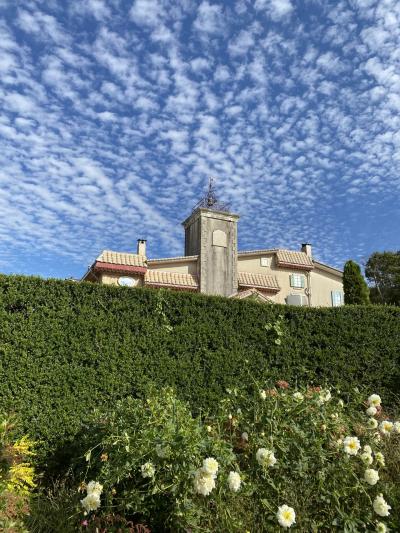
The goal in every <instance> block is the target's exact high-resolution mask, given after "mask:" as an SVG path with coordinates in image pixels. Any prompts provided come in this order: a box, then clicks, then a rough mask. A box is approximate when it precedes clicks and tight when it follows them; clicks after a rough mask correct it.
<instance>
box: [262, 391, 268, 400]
mask: <svg viewBox="0 0 400 533" xmlns="http://www.w3.org/2000/svg"><path fill="white" fill-rule="evenodd" d="M266 397H267V393H266V392H265V390H260V398H261V399H262V400H265V399H266Z"/></svg>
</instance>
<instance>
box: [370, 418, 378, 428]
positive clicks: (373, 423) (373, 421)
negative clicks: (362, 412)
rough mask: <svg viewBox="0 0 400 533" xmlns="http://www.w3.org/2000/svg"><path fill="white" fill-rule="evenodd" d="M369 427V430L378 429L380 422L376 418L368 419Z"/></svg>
mask: <svg viewBox="0 0 400 533" xmlns="http://www.w3.org/2000/svg"><path fill="white" fill-rule="evenodd" d="M367 427H368V428H369V429H376V428H377V427H378V421H377V420H376V418H368V422H367Z"/></svg>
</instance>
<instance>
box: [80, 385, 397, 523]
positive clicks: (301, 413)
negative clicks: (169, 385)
mask: <svg viewBox="0 0 400 533" xmlns="http://www.w3.org/2000/svg"><path fill="white" fill-rule="evenodd" d="M287 386H288V385H287V383H286V382H284V381H281V382H279V387H278V388H275V387H269V388H268V390H260V389H259V388H256V389H255V391H254V394H253V395H248V394H247V393H246V392H244V391H243V390H240V389H234V390H231V391H230V393H229V395H228V396H227V397H226V398H225V399H223V400H222V401H221V403H220V407H219V410H218V413H217V414H216V415H215V416H209V417H207V419H206V420H205V421H204V422H202V421H201V420H200V419H198V418H193V417H192V416H191V413H190V410H189V408H188V406H187V405H185V404H183V403H182V402H181V401H179V400H178V399H177V398H176V397H175V396H174V394H173V393H172V392H171V391H170V390H166V391H162V392H161V393H159V394H154V393H153V395H151V396H150V397H149V398H148V399H147V400H138V399H125V400H122V401H121V402H119V403H118V405H117V406H116V408H115V410H114V411H113V412H112V413H111V414H110V415H108V416H103V417H101V419H100V422H99V430H100V432H102V433H103V438H102V440H101V441H100V442H98V443H96V445H95V446H93V447H92V448H91V449H90V450H89V451H88V453H87V454H86V459H87V462H88V464H87V467H85V468H82V470H81V472H82V474H81V475H82V480H84V484H83V485H82V494H81V495H80V496H78V495H77V499H76V504H77V506H78V507H79V506H80V507H81V520H82V519H84V521H85V522H84V523H85V525H86V526H87V528H88V529H89V531H94V530H95V527H97V525H98V524H102V523H104V521H105V520H108V521H110V519H111V517H112V516H113V515H115V514H116V515H118V516H123V517H124V518H125V519H126V520H131V521H132V523H137V522H144V523H146V524H148V525H149V526H150V528H151V529H152V530H154V531H160V530H162V531H193V532H195V531H210V532H211V531H229V532H236V531H237V532H243V531H246V530H249V531H259V532H264V531H265V532H267V531H268V532H270V531H279V530H280V529H281V527H287V528H288V527H290V526H291V525H296V528H297V529H298V530H299V531H304V532H312V531H315V532H316V531H333V530H338V531H348V532H350V531H361V530H366V529H367V530H369V531H371V530H375V527H377V524H378V523H379V522H381V523H384V524H385V525H386V526H390V527H391V528H393V530H398V528H399V527H400V521H399V518H400V517H399V509H398V508H397V506H398V501H397V500H396V499H395V498H396V494H397V493H396V490H397V489H396V484H397V482H396V481H395V480H391V479H390V475H389V477H388V475H387V474H386V468H385V466H384V463H385V460H386V462H388V457H386V459H385V458H384V456H382V455H381V453H382V449H383V447H385V448H386V450H387V452H388V455H389V457H390V455H391V449H392V448H393V447H395V446H396V445H398V443H399V439H400V423H397V425H394V426H392V428H391V430H390V433H387V431H386V429H385V427H384V420H383V412H382V410H381V407H380V406H378V409H377V410H376V412H375V414H370V415H367V414H366V413H365V411H366V408H367V407H369V406H371V405H372V404H373V401H374V397H370V399H369V400H368V401H366V398H365V397H364V396H363V395H361V394H360V393H359V392H358V391H354V392H353V394H352V395H350V396H346V395H345V396H344V397H343V398H344V401H343V399H342V398H341V396H340V394H339V393H338V392H336V393H335V392H334V391H332V392H331V391H329V390H327V389H320V388H319V387H316V388H315V387H314V388H309V389H302V390H301V391H300V390H297V391H292V390H290V389H287ZM282 387H283V388H282ZM377 398H378V400H379V402H380V398H379V397H377ZM375 400H376V398H375ZM378 400H376V403H375V404H377V403H379V402H378ZM370 420H374V421H376V423H379V428H381V430H380V431H379V430H377V429H375V428H372V425H374V426H375V423H374V424H371V422H370ZM397 460H398V459H397ZM389 461H390V460H389ZM398 467H399V465H398V464H397V468H398ZM381 494H382V498H381V497H380V495H381ZM78 498H79V499H80V504H79V502H78ZM388 506H389V507H388ZM84 511H85V513H86V516H85V515H84V514H83V512H84ZM378 513H379V514H378Z"/></svg>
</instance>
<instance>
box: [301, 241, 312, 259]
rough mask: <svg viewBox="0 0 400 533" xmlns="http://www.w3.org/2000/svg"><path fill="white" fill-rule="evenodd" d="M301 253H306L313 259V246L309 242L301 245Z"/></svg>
mask: <svg viewBox="0 0 400 533" xmlns="http://www.w3.org/2000/svg"><path fill="white" fill-rule="evenodd" d="M301 251H302V252H304V253H305V254H306V255H308V257H309V258H310V259H312V249H311V244H310V243H308V242H305V243H304V244H302V245H301Z"/></svg>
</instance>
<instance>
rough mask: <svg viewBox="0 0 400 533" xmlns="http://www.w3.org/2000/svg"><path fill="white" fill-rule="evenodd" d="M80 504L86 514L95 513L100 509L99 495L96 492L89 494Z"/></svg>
mask: <svg viewBox="0 0 400 533" xmlns="http://www.w3.org/2000/svg"><path fill="white" fill-rule="evenodd" d="M81 504H82V506H83V508H84V509H85V511H86V512H88V513H89V512H90V511H96V509H98V508H99V507H100V494H99V493H98V492H90V493H89V494H88V495H87V496H86V497H85V498H83V500H81Z"/></svg>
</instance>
